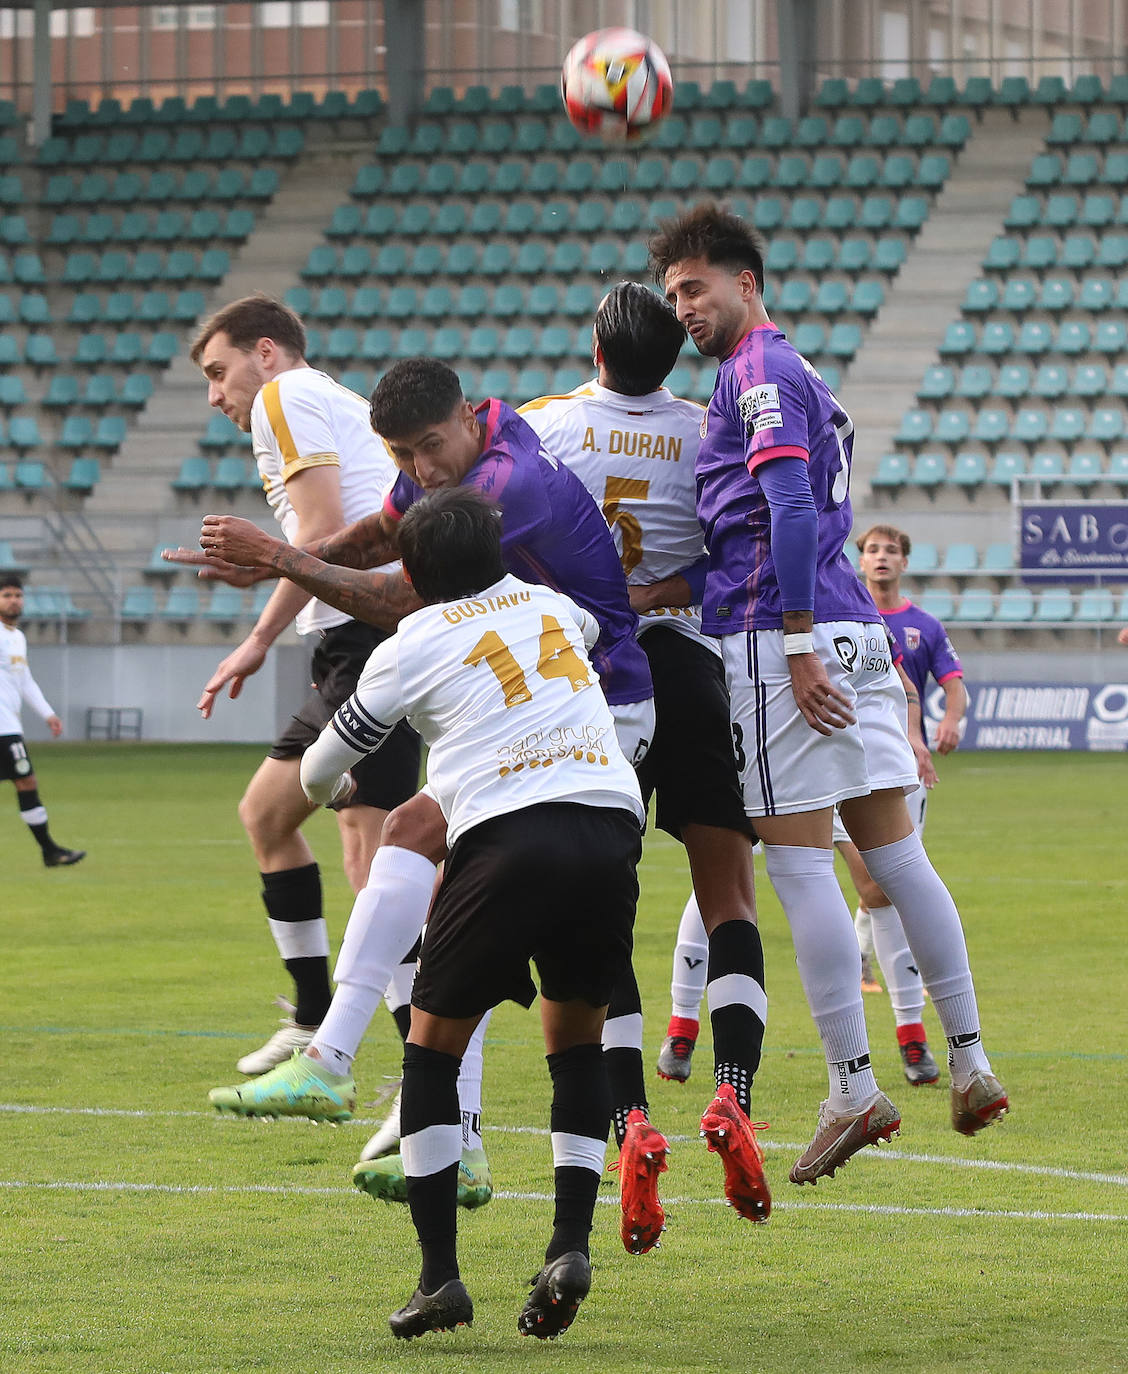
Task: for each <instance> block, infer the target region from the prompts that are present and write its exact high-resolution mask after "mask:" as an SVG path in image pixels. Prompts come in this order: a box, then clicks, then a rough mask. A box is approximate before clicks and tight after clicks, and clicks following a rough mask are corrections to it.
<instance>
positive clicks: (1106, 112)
mask: <svg viewBox="0 0 1128 1374" xmlns="http://www.w3.org/2000/svg"><path fill="white" fill-rule="evenodd" d="M1123 136H1124V129H1123V125H1122V124H1121V120H1120V115H1119V114H1118V113H1117V112H1116V111H1115V110H1111V109H1100V110H1094V111H1093V112H1092V113H1091V114H1090V115H1089V119H1088V123H1087V124H1086V126H1085V136H1084V137H1085V142H1086V143H1096V144H1098V145H1103V144H1106V143H1120V142H1122V141H1123Z"/></svg>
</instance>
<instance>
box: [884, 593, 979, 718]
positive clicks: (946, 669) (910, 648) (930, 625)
mask: <svg viewBox="0 0 1128 1374" xmlns="http://www.w3.org/2000/svg"><path fill="white" fill-rule="evenodd" d="M881 618H882V619H883V620H884V621H885V623H886V625H888V626H889V628H890V629H891V630H892V631H893V633H894V635H896V637H897V642H898V644H900V646H901V651H902V653H903V654H904V658H903V660H902V663H901V667H902V668H904V670H905V672H906V673H908V675H909V677H910V678H911V679H912V681H913V685H914V686H915V687H916V689H917V691H918V692H919V693H920V699H921V701H923V700H924V689H925V686H926V684H927V682H928V675H929V673H931V674H932V676H933V677H934V678H935V679H936V681H937V682H939V683H945V682H947V681H948V679H949V678H952V677H963V667H962V665H961V664H960V660H959V658H958V657H957V656H956V651H955V649H953V648H952V641H951V640H950V639H949V638H948V632H947V630H945V628H944V627H943V625H941V624H940V622H939V621H938V620H937V619H936V617H935V616H934V615H929V614H928V612H927V611H922V610H921V608H920V607H919V606H914V605H913V603H912V602H911V601H907V600H906V601H902V602H901V604H900V605H899V606H898V607H897V609H896V610H895V611H883V612H882V615H881Z"/></svg>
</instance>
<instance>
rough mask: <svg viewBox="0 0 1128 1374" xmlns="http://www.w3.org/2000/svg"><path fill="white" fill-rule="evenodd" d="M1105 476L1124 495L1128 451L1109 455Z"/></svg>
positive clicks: (1127, 478) (1127, 618)
mask: <svg viewBox="0 0 1128 1374" xmlns="http://www.w3.org/2000/svg"><path fill="white" fill-rule="evenodd" d="M1105 475H1106V477H1107V478H1108V480H1109V481H1110V482H1114V483H1115V484H1116V485H1117V486H1119V487H1120V489H1121V492H1122V493H1123V491H1124V489H1125V488H1126V487H1128V450H1126V449H1117V450H1114V451H1113V452H1112V453H1110V454H1109V457H1108V469H1107V471H1106V474H1105ZM1125 623H1128V617H1125Z"/></svg>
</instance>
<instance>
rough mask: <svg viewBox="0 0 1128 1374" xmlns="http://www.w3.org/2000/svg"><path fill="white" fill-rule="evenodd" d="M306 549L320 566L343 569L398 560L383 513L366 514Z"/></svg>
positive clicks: (392, 526) (392, 534)
mask: <svg viewBox="0 0 1128 1374" xmlns="http://www.w3.org/2000/svg"><path fill="white" fill-rule="evenodd" d="M306 548H307V550H308V551H309V552H310V553H311V554H313V556H314V557H315V558H319V559H320V560H321V562H322V563H336V564H339V565H340V566H341V567H344V568H377V567H379V566H380V564H381V563H392V562H394V561H395V559H397V558H398V557H399V551H398V549H397V547H396V527H395V524H394V523H393V522H392V521H391V520H389V519H388V517H387V516H386V515H385V514H384V513H383V511H376V512H374V513H373V514H372V515H366V516H365V517H364V519H363V520H358V521H356V523H355V524H352V525H349V526H347V527H346V528H345V529H343V530H338V532H337V533H336V534H331V535H329V537H328V538H327V539H321V540H318V542H317V543H313V544H307V545H306ZM321 599H322V600H325V598H324V597H322V598H321ZM358 618H360V617H358Z"/></svg>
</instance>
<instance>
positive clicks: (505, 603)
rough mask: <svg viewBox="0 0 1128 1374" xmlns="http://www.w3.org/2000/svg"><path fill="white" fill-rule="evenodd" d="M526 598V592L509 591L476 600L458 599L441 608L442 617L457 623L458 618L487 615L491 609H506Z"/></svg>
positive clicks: (517, 604)
mask: <svg viewBox="0 0 1128 1374" xmlns="http://www.w3.org/2000/svg"><path fill="white" fill-rule="evenodd" d="M528 600H529V593H528V592H510V593H509V594H508V596H483V597H481V598H480V599H478V600H476V601H460V602H459V603H458V604H457V605H454V604H451V605H450V606H446V607H444V608H443V619H444V620H445V621H448V622H449V623H450V624H451V625H457V624H458V622H459V621H460V620H469V619H470V618H471V617H472V616H475V615H489V614H490V612H491V611H504V610H508V608H509V607H510V606H519V605H520V604H521V602H522V601H528Z"/></svg>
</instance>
